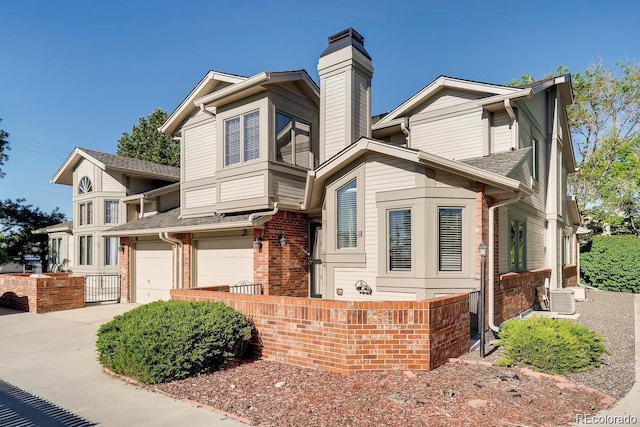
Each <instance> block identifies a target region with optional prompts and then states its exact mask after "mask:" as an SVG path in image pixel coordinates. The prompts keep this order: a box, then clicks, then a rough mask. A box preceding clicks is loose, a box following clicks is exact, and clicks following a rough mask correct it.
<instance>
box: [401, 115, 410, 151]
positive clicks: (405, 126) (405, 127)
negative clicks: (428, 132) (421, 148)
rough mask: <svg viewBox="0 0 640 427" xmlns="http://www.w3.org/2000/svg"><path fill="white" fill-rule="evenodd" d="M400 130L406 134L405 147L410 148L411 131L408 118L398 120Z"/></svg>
mask: <svg viewBox="0 0 640 427" xmlns="http://www.w3.org/2000/svg"><path fill="white" fill-rule="evenodd" d="M400 130H402V132H403V133H404V134H405V135H406V136H407V148H411V132H409V118H408V117H405V118H404V120H403V121H402V122H400Z"/></svg>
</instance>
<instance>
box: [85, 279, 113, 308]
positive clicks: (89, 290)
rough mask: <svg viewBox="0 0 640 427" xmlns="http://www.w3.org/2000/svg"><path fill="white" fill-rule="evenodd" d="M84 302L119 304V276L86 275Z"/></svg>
mask: <svg viewBox="0 0 640 427" xmlns="http://www.w3.org/2000/svg"><path fill="white" fill-rule="evenodd" d="M84 301H85V302H106V301H116V302H120V275H119V274H87V275H86V276H84Z"/></svg>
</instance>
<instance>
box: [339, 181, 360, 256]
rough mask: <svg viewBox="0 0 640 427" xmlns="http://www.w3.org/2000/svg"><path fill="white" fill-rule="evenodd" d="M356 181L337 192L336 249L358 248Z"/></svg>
mask: <svg viewBox="0 0 640 427" xmlns="http://www.w3.org/2000/svg"><path fill="white" fill-rule="evenodd" d="M357 191H358V188H357V181H356V180H355V179H354V180H352V181H350V182H349V183H347V184H345V185H343V186H342V187H340V188H339V189H338V191H337V223H338V227H337V229H338V235H337V239H336V246H337V249H353V248H357V247H358V208H357V204H358V197H357V194H358V193H357Z"/></svg>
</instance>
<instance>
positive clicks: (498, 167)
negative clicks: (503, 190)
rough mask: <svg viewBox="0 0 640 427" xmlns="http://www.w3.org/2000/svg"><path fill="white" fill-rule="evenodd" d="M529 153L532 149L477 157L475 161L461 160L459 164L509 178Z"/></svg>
mask: <svg viewBox="0 0 640 427" xmlns="http://www.w3.org/2000/svg"><path fill="white" fill-rule="evenodd" d="M529 151H531V147H527V148H522V149H520V150H515V151H507V152H506V153H496V154H490V155H488V156H484V157H476V158H473V159H464V160H459V162H461V163H465V164H467V165H469V166H473V167H476V168H478V169H484V170H486V171H489V172H493V173H495V174H498V175H502V176H507V175H508V174H509V173H510V172H511V171H512V170H513V169H514V168H515V167H516V166H518V165H519V164H520V163H521V162H522V160H523V159H524V157H525V156H526V155H527V153H529Z"/></svg>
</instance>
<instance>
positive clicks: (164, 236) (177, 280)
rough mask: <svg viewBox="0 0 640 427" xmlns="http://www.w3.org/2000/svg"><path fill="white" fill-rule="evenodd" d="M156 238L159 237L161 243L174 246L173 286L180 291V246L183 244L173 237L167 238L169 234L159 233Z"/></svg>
mask: <svg viewBox="0 0 640 427" xmlns="http://www.w3.org/2000/svg"><path fill="white" fill-rule="evenodd" d="M158 237H160V240H162V241H163V242H167V243H171V244H172V245H175V246H176V264H175V267H176V268H175V270H176V278H175V284H176V289H182V245H183V242H182V240H180V239H176V238H175V237H169V233H168V232H166V231H164V232H163V231H161V232H160V233H158Z"/></svg>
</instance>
